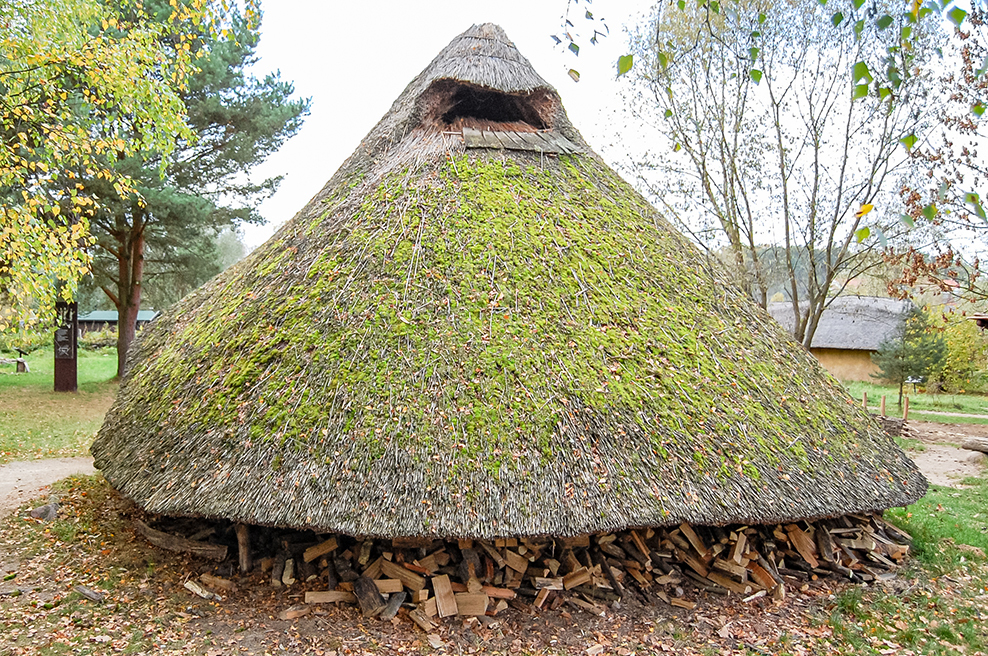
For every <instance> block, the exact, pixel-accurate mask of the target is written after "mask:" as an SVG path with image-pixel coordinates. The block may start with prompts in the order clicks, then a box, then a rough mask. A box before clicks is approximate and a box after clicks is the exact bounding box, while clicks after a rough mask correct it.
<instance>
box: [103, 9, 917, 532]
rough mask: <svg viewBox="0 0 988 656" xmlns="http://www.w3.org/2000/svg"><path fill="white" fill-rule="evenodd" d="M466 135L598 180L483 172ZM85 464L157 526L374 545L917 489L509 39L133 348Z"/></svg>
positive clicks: (912, 475) (434, 84) (510, 165)
mask: <svg viewBox="0 0 988 656" xmlns="http://www.w3.org/2000/svg"><path fill="white" fill-rule="evenodd" d="M456 124H460V125H471V126H480V127H487V128H489V129H498V130H510V129H512V126H514V127H515V128H517V127H518V126H519V125H521V124H524V126H525V128H524V129H528V130H536V129H538V130H544V131H545V134H546V135H547V136H549V137H551V135H552V134H561V135H564V136H565V137H566V138H567V139H568V140H569V141H570V142H572V143H573V144H576V145H577V146H579V147H580V148H582V149H584V150H585V153H586V154H578V155H563V156H560V157H558V158H556V157H549V156H546V155H540V154H538V153H531V152H524V151H513V150H491V149H470V150H467V149H465V147H464V145H463V142H462V140H461V139H460V138H459V137H458V136H457V135H455V134H449V133H450V132H452V131H455V129H454V128H455V125H456ZM93 454H94V455H95V457H96V464H97V466H98V467H99V468H100V469H102V470H103V473H104V474H105V475H106V477H107V478H108V479H109V481H110V482H111V483H112V484H113V485H114V486H116V487H117V488H118V489H119V490H120V491H121V492H122V493H124V494H125V495H127V496H128V497H130V498H132V499H134V500H135V501H136V502H138V503H139V504H140V505H141V506H143V507H144V508H146V509H148V510H150V511H153V512H158V513H164V514H179V515H201V516H209V517H226V518H230V519H234V520H237V521H242V522H245V523H253V524H268V525H278V526H291V527H307V528H313V529H316V530H325V531H335V532H340V533H346V534H350V535H368V536H381V537H395V536H417V535H425V536H441V537H480V538H491V537H502V536H504V537H506V536H535V535H575V534H581V533H588V532H595V531H604V530H616V529H620V528H623V527H635V526H656V525H667V524H675V523H679V522H682V521H688V522H692V523H696V524H722V523H732V522H752V523H758V522H778V521H784V520H790V519H794V518H814V517H821V516H834V515H842V514H845V513H849V512H855V511H869V510H878V509H884V508H887V507H889V506H893V505H902V504H905V503H908V502H911V501H913V500H915V499H917V498H918V497H919V496H921V495H922V494H923V492H924V491H925V489H926V482H925V480H924V479H923V477H922V476H921V475H920V474H919V473H918V472H917V470H916V468H915V466H914V465H913V463H912V462H911V461H910V460H909V459H908V458H906V456H905V455H903V453H902V452H901V451H900V450H899V449H898V448H897V447H896V446H895V445H894V444H893V443H892V442H891V441H890V440H889V439H888V438H887V437H886V436H885V435H884V434H883V433H882V432H881V430H880V429H879V428H878V426H877V425H875V424H874V423H873V422H872V421H871V420H870V419H869V418H868V417H867V415H866V414H864V413H863V411H861V410H859V409H858V408H857V406H856V405H855V404H853V403H852V401H851V400H850V399H849V398H848V397H847V395H846V394H845V393H844V391H843V390H842V388H841V387H840V385H839V384H838V383H837V382H836V381H834V380H833V379H832V378H830V377H829V376H828V375H827V374H826V373H825V372H824V371H823V370H822V369H821V368H820V367H819V366H818V365H817V364H816V362H815V361H814V359H813V358H812V357H811V356H810V355H809V354H808V353H806V352H805V351H804V350H803V349H802V348H800V347H799V346H798V345H797V344H795V343H794V342H793V341H792V340H791V339H789V337H788V336H787V335H786V334H785V333H784V332H783V331H782V330H781V329H780V328H779V327H778V325H777V324H775V322H773V321H772V319H771V318H769V317H768V315H767V314H766V313H765V312H763V311H762V310H760V309H759V308H757V307H756V306H755V305H753V304H752V303H751V302H750V301H749V300H748V299H747V298H746V297H745V296H744V295H743V294H742V293H741V292H740V291H738V290H737V289H736V288H735V287H734V286H733V285H732V284H731V282H730V280H728V279H726V278H725V277H724V276H723V275H722V274H721V273H720V272H719V271H716V270H714V269H712V268H709V267H708V266H707V265H706V263H705V261H704V259H703V257H702V256H701V254H700V253H698V251H697V250H696V249H695V248H694V247H693V246H692V245H691V244H690V243H689V242H687V241H686V240H685V239H684V238H683V237H681V236H680V235H679V234H677V233H676V232H675V231H674V230H673V229H672V228H671V227H670V226H669V225H668V224H667V223H666V221H665V220H663V219H662V217H661V216H659V215H658V213H657V212H656V211H655V210H654V209H653V208H652V207H651V206H650V205H649V204H648V203H647V202H646V201H645V200H644V199H643V198H642V197H641V196H639V195H638V194H637V193H636V192H635V191H634V190H633V189H632V188H631V187H630V186H629V185H628V184H627V183H625V182H624V181H623V180H621V179H620V178H619V177H618V176H617V175H616V174H615V173H613V172H612V171H611V170H610V169H608V168H607V167H606V166H605V165H604V164H603V163H602V162H601V161H600V160H599V158H598V157H596V156H595V155H593V154H592V153H591V152H590V150H589V148H588V147H587V146H586V143H585V142H584V141H583V140H582V138H581V137H580V135H579V133H578V132H576V130H574V129H573V128H572V126H570V124H569V122H568V120H567V119H566V116H565V112H564V111H563V109H562V106H561V104H560V103H559V98H558V95H557V94H556V92H555V91H554V90H553V89H552V88H551V87H549V86H548V85H547V84H546V83H545V82H544V81H543V80H542V79H541V78H540V77H539V76H538V75H537V74H536V73H535V72H534V71H532V69H531V67H530V65H529V64H528V62H527V61H526V60H525V59H524V58H523V57H521V55H520V54H518V52H517V50H515V48H514V46H513V45H512V44H511V42H510V41H508V39H507V37H506V36H505V35H504V33H503V32H502V31H501V30H500V28H497V27H496V26H492V25H483V26H480V27H476V26H475V27H473V28H471V29H470V30H468V31H467V32H466V33H464V34H463V35H461V36H460V37H458V38H457V39H455V40H454V41H453V42H452V43H451V44H450V45H449V46H448V47H447V48H446V49H445V50H443V52H442V53H441V54H440V55H439V57H438V58H437V59H436V60H435V61H434V62H433V63H432V64H431V65H430V66H429V68H427V69H426V70H425V71H424V72H423V73H422V74H421V75H420V76H419V77H418V78H416V79H415V80H414V81H413V82H412V83H411V85H409V87H408V89H406V91H405V92H404V93H403V94H402V96H401V98H399V100H398V101H397V102H396V103H395V106H394V107H392V109H391V112H390V113H389V114H388V115H387V116H386V117H385V118H384V119H383V120H382V121H381V122H380V123H379V124H378V125H377V127H375V129H374V130H373V131H372V132H371V134H370V135H368V137H367V138H366V139H365V141H364V142H363V144H362V145H361V147H360V148H359V149H358V150H357V152H356V153H355V154H354V155H353V156H352V157H351V158H350V159H349V160H348V161H347V162H346V164H345V165H344V166H343V167H342V168H341V170H340V171H339V172H337V174H336V175H335V176H334V177H333V178H332V179H331V180H330V182H329V183H328V184H327V185H326V187H325V188H324V189H323V190H322V191H321V192H320V193H319V195H317V196H316V197H315V198H314V199H313V200H312V201H311V202H310V203H309V204H308V205H307V206H306V207H305V208H304V209H303V210H302V211H301V212H300V213H299V214H298V215H297V216H296V217H295V218H294V219H293V220H292V221H290V222H289V223H288V224H287V225H286V226H285V227H284V228H283V229H282V230H280V231H279V232H278V234H276V235H275V236H274V237H273V238H272V239H271V240H270V241H269V242H267V243H266V244H265V245H263V246H262V247H260V248H259V249H257V250H256V251H255V252H254V253H252V254H251V256H250V257H248V258H247V259H245V260H244V261H242V262H240V263H239V264H238V265H236V266H234V267H232V268H231V269H229V270H228V271H226V272H225V273H223V274H222V275H220V276H219V277H217V278H216V279H214V280H213V281H211V282H210V283H209V284H207V285H205V286H204V287H202V288H201V289H199V290H197V291H196V292H194V293H193V294H191V295H190V296H188V297H187V298H185V299H184V300H182V301H181V302H180V303H178V304H177V305H176V306H175V307H174V308H172V309H171V310H170V311H168V312H166V313H165V315H164V316H162V317H161V318H159V319H158V320H157V321H156V322H155V323H154V324H152V325H151V326H150V327H148V328H147V329H146V330H145V331H144V333H143V335H142V336H141V338H140V340H139V343H138V344H137V345H136V347H135V349H134V351H133V354H132V359H131V365H130V370H129V372H128V374H127V376H126V378H125V380H124V382H123V384H122V386H121V389H120V393H119V395H118V398H117V401H116V403H115V405H114V407H113V408H112V409H111V411H110V412H109V414H108V415H107V418H106V423H105V424H104V426H103V428H102V429H101V431H100V433H99V436H98V438H97V440H96V443H95V444H94V445H93Z"/></svg>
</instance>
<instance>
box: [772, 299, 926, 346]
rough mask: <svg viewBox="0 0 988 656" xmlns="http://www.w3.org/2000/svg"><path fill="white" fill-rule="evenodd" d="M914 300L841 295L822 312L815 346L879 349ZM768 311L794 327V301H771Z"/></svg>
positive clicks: (904, 317)
mask: <svg viewBox="0 0 988 656" xmlns="http://www.w3.org/2000/svg"><path fill="white" fill-rule="evenodd" d="M914 307H915V305H914V304H913V302H912V301H908V300H905V301H900V300H897V299H894V298H882V297H879V296H838V297H837V298H835V299H834V300H833V301H831V303H830V305H829V306H827V309H826V310H824V311H823V314H822V315H820V324H819V325H818V326H817V329H816V332H815V333H813V348H833V349H852V350H863V351H877V350H878V347H879V346H881V343H882V342H883V341H885V340H886V339H888V338H889V337H892V336H893V335H895V332H896V331H897V330H898V329H899V328H900V327H901V326H902V322H903V321H904V320H905V319H906V317H907V316H908V315H909V313H910V312H911V311H912V309H913V308H914ZM768 312H769V314H771V315H772V317H773V318H774V319H775V320H776V321H778V322H779V323H780V324H782V327H783V328H785V329H786V330H787V331H789V330H792V326H793V323H794V322H793V313H792V303H769V306H768Z"/></svg>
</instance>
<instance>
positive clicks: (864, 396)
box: [861, 392, 868, 412]
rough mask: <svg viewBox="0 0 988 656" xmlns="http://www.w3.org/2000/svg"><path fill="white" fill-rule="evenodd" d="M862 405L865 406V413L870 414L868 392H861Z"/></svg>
mask: <svg viewBox="0 0 988 656" xmlns="http://www.w3.org/2000/svg"><path fill="white" fill-rule="evenodd" d="M861 405H863V406H864V409H865V412H868V392H861Z"/></svg>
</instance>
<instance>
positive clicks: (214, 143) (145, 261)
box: [85, 20, 309, 375]
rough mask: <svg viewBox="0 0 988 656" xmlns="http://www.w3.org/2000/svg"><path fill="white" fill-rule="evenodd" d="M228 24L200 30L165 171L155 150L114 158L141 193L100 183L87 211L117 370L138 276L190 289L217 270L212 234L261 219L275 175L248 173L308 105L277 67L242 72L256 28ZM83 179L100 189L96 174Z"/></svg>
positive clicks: (128, 338)
mask: <svg viewBox="0 0 988 656" xmlns="http://www.w3.org/2000/svg"><path fill="white" fill-rule="evenodd" d="M231 31H232V36H231V37H230V38H223V39H219V38H210V37H204V41H203V42H202V43H201V44H200V47H201V48H202V49H203V52H204V53H205V55H204V56H203V57H202V58H200V59H199V60H198V61H197V64H198V66H199V69H200V70H199V72H197V73H196V74H194V75H193V76H192V77H191V78H190V80H189V85H188V88H187V89H186V90H185V91H184V92H183V94H182V96H183V100H184V102H185V105H186V108H187V110H188V123H189V125H190V127H191V128H192V129H193V131H194V133H195V135H196V136H195V139H193V140H188V141H186V140H180V141H179V143H178V144H177V146H176V148H175V151H174V152H173V153H172V154H171V155H170V156H169V158H168V160H167V163H166V166H165V168H164V173H161V158H160V155H159V154H158V153H156V152H153V151H142V152H139V153H137V154H136V155H135V156H132V157H127V158H122V159H120V160H119V161H117V162H115V163H114V165H115V166H116V167H117V168H119V169H122V170H126V171H128V172H129V173H130V175H131V176H132V177H133V178H134V179H135V180H137V181H138V190H139V191H140V194H141V198H137V197H133V196H131V197H127V198H119V197H114V194H113V193H112V190H109V189H106V190H104V192H105V193H104V194H103V197H104V198H106V199H107V200H106V201H104V203H103V207H102V209H101V211H100V212H99V213H98V215H97V216H96V217H94V219H93V221H92V232H93V234H94V235H95V236H96V238H97V246H96V248H95V249H94V253H93V255H94V257H93V275H94V282H95V284H96V285H98V286H99V287H100V288H101V289H102V290H103V291H104V292H105V293H106V295H107V297H109V298H110V300H111V301H112V302H113V304H114V306H115V307H116V308H117V312H118V317H119V320H118V337H117V357H118V367H117V374H118V375H121V374H122V373H123V370H124V365H125V362H126V356H127V351H128V350H129V348H130V345H131V343H132V341H133V339H134V336H135V330H136V320H137V312H138V310H140V307H141V299H142V290H143V287H144V285H145V282H147V283H148V284H155V283H156V282H160V283H161V284H162V285H169V284H170V285H177V286H178V287H182V288H185V289H191V288H194V287H195V286H198V285H199V284H201V283H203V282H205V281H206V280H208V279H209V278H211V277H212V276H213V275H215V274H216V273H218V271H219V267H218V264H217V261H216V258H217V251H216V247H215V239H216V236H217V235H218V234H219V233H220V232H221V231H222V230H223V229H225V228H228V227H232V226H236V225H238V224H240V223H242V222H261V221H262V220H263V219H262V218H261V216H260V215H259V214H258V212H257V210H256V209H255V208H256V206H257V205H258V203H259V201H260V200H261V199H263V198H265V197H267V196H269V195H270V194H272V193H274V191H275V190H276V189H277V186H278V184H279V182H280V178H269V179H267V180H264V181H262V182H259V183H254V182H251V181H250V180H249V178H248V174H249V172H250V170H251V169H252V168H253V167H254V166H255V165H257V164H259V163H260V162H262V161H263V160H264V159H265V158H266V157H267V156H268V155H270V154H271V153H273V152H274V151H276V150H277V149H278V148H279V147H280V146H281V144H282V143H284V141H285V140H286V139H288V138H289V137H291V136H292V135H294V134H295V133H296V132H297V131H298V129H299V128H300V127H301V124H302V117H303V116H304V115H305V114H307V113H308V109H309V100H308V99H301V100H297V99H292V95H293V93H294V89H293V87H292V84H291V83H289V82H285V81H282V80H281V79H280V78H279V75H278V73H274V74H270V75H268V76H266V77H265V78H264V79H256V78H254V77H252V76H250V75H249V74H248V73H246V72H245V69H246V68H247V67H248V66H249V65H250V64H252V63H253V62H254V50H255V47H256V45H257V42H258V38H259V34H258V31H257V29H256V28H252V27H250V26H248V24H247V23H246V22H245V21H243V20H234V22H233V25H232V30H231ZM85 184H86V185H87V186H90V187H93V188H95V189H97V190H98V189H99V188H100V186H101V181H100V180H98V179H96V180H94V179H90V180H87V181H86V182H85Z"/></svg>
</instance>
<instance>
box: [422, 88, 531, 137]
mask: <svg viewBox="0 0 988 656" xmlns="http://www.w3.org/2000/svg"><path fill="white" fill-rule="evenodd" d="M539 100H541V98H539ZM533 101H535V102H533ZM444 104H446V105H447V109H446V111H445V112H444V113H443V115H442V121H443V122H444V123H447V124H450V125H452V124H454V123H457V122H465V123H470V122H472V121H474V120H476V121H490V122H494V123H516V122H520V123H527V124H528V125H530V126H532V127H533V128H535V129H538V130H543V129H545V128H547V127H548V126H547V125H546V123H545V121H543V120H542V117H541V116H540V115H539V111H538V108H537V107H536V105H537V104H538V101H537V100H536V98H533V97H532V96H531V95H525V96H522V95H511V94H507V93H503V92H500V91H489V90H486V89H480V88H477V87H472V86H467V85H458V86H457V87H456V89H455V90H454V91H453V93H452V94H451V96H450V97H449V101H448V103H444ZM458 119H459V120H458Z"/></svg>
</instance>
